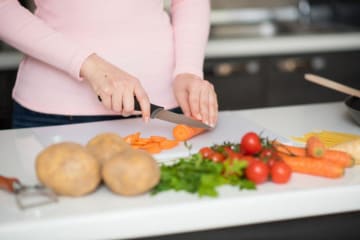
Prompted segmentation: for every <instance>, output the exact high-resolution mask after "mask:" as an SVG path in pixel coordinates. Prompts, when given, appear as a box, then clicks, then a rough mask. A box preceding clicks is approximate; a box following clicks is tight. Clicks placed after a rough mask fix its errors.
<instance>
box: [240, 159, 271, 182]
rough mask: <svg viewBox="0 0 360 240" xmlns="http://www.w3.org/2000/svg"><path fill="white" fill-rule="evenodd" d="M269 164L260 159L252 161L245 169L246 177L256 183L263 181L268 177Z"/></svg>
mask: <svg viewBox="0 0 360 240" xmlns="http://www.w3.org/2000/svg"><path fill="white" fill-rule="evenodd" d="M269 172H270V169H269V166H268V165H266V164H265V163H264V162H262V161H260V160H255V161H253V162H252V163H251V164H250V165H249V166H248V167H247V168H246V170H245V175H246V177H247V179H249V180H251V181H253V182H254V183H256V184H260V183H263V182H265V181H266V180H267V179H268V178H269Z"/></svg>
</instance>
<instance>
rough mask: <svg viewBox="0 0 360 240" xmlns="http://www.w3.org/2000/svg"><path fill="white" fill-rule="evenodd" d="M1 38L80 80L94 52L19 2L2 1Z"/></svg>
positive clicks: (13, 0)
mask: <svg viewBox="0 0 360 240" xmlns="http://www.w3.org/2000/svg"><path fill="white" fill-rule="evenodd" d="M0 23H1V25H0V39H2V40H3V41H4V42H6V43H8V44H9V45H11V46H13V47H14V48H16V49H18V50H19V51H21V52H23V53H24V54H26V55H28V56H31V57H33V58H36V59H38V60H40V61H42V62H44V63H46V64H49V65H52V66H54V67H56V68H58V69H60V70H62V71H65V72H66V73H68V74H69V75H71V76H72V77H73V78H75V79H79V80H80V77H79V73H80V68H81V64H82V63H83V61H84V60H85V59H86V57H87V56H89V55H90V54H91V53H92V51H91V50H90V49H87V48H85V47H83V46H81V45H80V44H77V43H75V42H74V41H72V40H71V39H69V38H67V37H66V36H64V35H63V34H61V33H59V32H57V31H55V30H54V29H52V28H51V27H49V26H48V25H46V24H45V23H44V22H43V21H42V20H41V19H40V18H38V17H37V16H35V15H33V14H32V13H31V12H30V11H28V10H27V9H25V8H23V7H22V6H21V5H20V4H19V2H18V1H17V0H0Z"/></svg>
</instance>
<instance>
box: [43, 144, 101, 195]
mask: <svg viewBox="0 0 360 240" xmlns="http://www.w3.org/2000/svg"><path fill="white" fill-rule="evenodd" d="M36 174H37V176H38V178H39V180H40V182H41V183H43V184H44V185H45V186H47V187H49V188H51V189H52V190H53V191H54V192H56V193H57V194H59V195H65V196H82V195H85V194H88V193H90V192H92V191H94V190H95V189H96V188H97V186H98V185H99V183H100V181H101V175H100V164H99V162H98V161H97V160H96V159H95V157H94V156H93V155H91V154H90V153H89V151H88V150H87V149H86V148H85V147H84V146H82V145H80V144H77V143H72V142H62V143H56V144H52V145H50V146H48V147H47V148H45V149H44V150H42V151H41V152H40V153H39V154H38V155H37V157H36Z"/></svg>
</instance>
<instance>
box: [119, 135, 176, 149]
mask: <svg viewBox="0 0 360 240" xmlns="http://www.w3.org/2000/svg"><path fill="white" fill-rule="evenodd" d="M140 135H141V133H140V132H136V133H133V134H129V135H128V136H126V137H124V140H125V141H126V142H127V143H128V144H130V145H131V147H132V148H134V149H141V150H145V151H147V152H149V153H151V154H156V153H160V152H161V151H163V150H167V149H171V148H174V147H176V146H177V145H178V143H179V142H178V141H177V140H172V139H167V138H166V137H163V136H155V135H153V136H150V137H148V138H143V137H140Z"/></svg>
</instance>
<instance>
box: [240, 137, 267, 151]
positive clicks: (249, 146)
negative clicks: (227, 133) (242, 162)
mask: <svg viewBox="0 0 360 240" xmlns="http://www.w3.org/2000/svg"><path fill="white" fill-rule="evenodd" d="M240 144H241V149H242V150H243V151H244V152H245V153H246V154H250V155H252V154H257V153H259V152H260V151H261V149H262V145H261V140H260V137H259V136H258V135H257V134H256V133H254V132H248V133H246V134H245V135H244V136H243V137H242V138H241V143H240Z"/></svg>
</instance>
